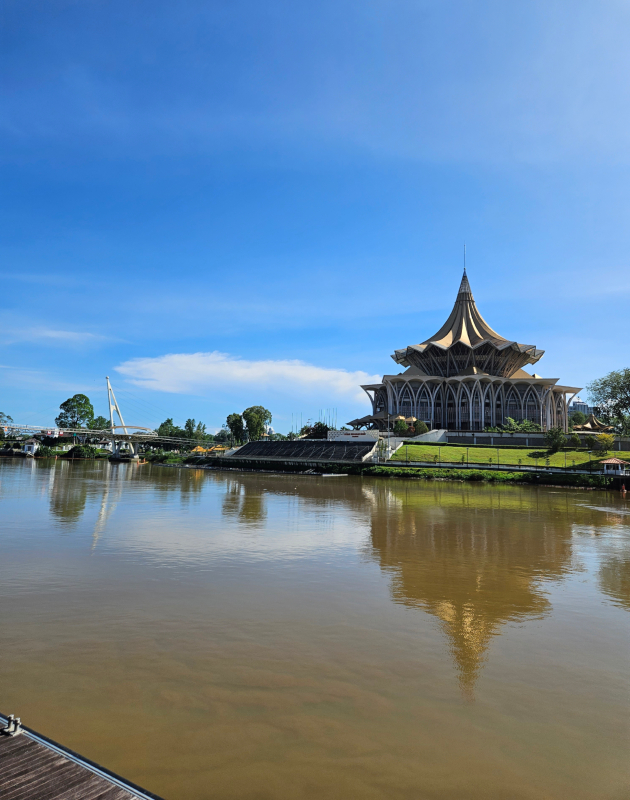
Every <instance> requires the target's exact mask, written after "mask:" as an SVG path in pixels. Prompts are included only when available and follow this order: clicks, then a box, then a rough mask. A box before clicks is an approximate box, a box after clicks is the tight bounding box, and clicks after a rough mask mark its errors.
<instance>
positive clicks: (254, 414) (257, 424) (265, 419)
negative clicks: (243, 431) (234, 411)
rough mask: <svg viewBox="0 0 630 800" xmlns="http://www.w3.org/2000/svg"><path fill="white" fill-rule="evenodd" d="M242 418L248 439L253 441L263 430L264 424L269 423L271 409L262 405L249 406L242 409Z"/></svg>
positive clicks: (258, 437)
mask: <svg viewBox="0 0 630 800" xmlns="http://www.w3.org/2000/svg"><path fill="white" fill-rule="evenodd" d="M243 419H244V420H245V423H246V425H247V433H248V435H249V438H250V441H253V442H255V441H256V440H257V439H260V437H261V436H262V435H263V433H264V432H265V426H266V425H269V424H270V423H271V411H268V410H267V409H266V408H264V407H263V406H250V407H249V408H246V409H245V411H243Z"/></svg>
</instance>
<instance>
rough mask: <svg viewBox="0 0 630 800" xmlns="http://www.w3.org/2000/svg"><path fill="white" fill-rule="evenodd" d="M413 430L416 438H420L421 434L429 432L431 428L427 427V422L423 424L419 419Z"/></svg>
mask: <svg viewBox="0 0 630 800" xmlns="http://www.w3.org/2000/svg"><path fill="white" fill-rule="evenodd" d="M413 429H414V431H415V434H416V436H420V434H421V433H428V432H429V428H428V427H427V424H426V422H421V421H420V420H419V419H417V420H416V422H415V424H414V426H413Z"/></svg>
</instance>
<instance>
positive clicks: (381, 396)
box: [374, 389, 387, 414]
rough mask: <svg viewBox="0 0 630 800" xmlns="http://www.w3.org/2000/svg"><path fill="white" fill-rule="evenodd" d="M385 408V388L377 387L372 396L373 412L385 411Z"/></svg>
mask: <svg viewBox="0 0 630 800" xmlns="http://www.w3.org/2000/svg"><path fill="white" fill-rule="evenodd" d="M386 408H387V395H386V392H385V389H379V390H378V391H377V392H376V396H375V397H374V413H375V414H378V413H379V412H380V411H385V410H386Z"/></svg>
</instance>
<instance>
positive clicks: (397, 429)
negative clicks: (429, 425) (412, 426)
mask: <svg viewBox="0 0 630 800" xmlns="http://www.w3.org/2000/svg"><path fill="white" fill-rule="evenodd" d="M394 433H395V434H396V436H406V435H407V434H408V433H409V427H408V426H407V423H406V422H405V421H404V420H403V419H397V420H396V422H394Z"/></svg>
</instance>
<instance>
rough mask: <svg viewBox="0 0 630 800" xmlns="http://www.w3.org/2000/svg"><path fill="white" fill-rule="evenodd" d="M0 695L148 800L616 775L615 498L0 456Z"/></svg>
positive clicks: (623, 779)
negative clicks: (153, 799) (152, 796)
mask: <svg viewBox="0 0 630 800" xmlns="http://www.w3.org/2000/svg"><path fill="white" fill-rule="evenodd" d="M0 525H1V531H0V591H1V593H2V600H1V613H0V637H1V639H0V641H1V659H2V662H1V671H0V675H1V677H0V681H1V687H0V697H1V700H0V711H2V712H3V713H5V714H7V713H16V714H18V715H20V716H21V717H22V720H23V721H24V722H25V724H27V725H29V726H31V727H32V728H35V729H36V730H38V731H39V732H41V733H44V734H46V735H48V736H50V737H51V738H53V739H55V740H57V741H60V742H61V743H63V744H65V745H66V746H68V747H70V748H72V749H74V750H77V751H78V752H80V753H81V754H82V755H84V756H87V757H88V758H91V759H93V760H95V761H97V762H98V763H101V764H103V765H104V766H106V767H108V768H110V769H112V770H114V771H115V772H118V773H120V774H122V775H123V776H125V777H126V778H128V779H129V780H132V781H134V782H136V783H138V784H140V785H141V786H144V787H146V788H147V789H150V790H151V791H153V792H156V793H157V794H159V795H162V796H164V797H165V798H167V799H168V800H203V799H204V798H208V800H210V798H212V799H213V800H224V799H228V798H229V800H237V798H238V800H289V799H290V800H310V799H311V798H313V800H315V798H317V799H318V800H319V799H320V798H326V800H331V799H334V800H336V799H337V798H339V800H341V798H343V799H344V800H355V798H356V799H357V800H358V798H361V800H372V799H374V800H376V799H377V798H378V799H379V800H380V799H382V800H385V799H386V798H387V799H388V800H390V799H391V798H394V800H398V799H399V798H400V799H402V798H405V799H407V798H409V800H412V799H413V800H418V798H422V800H424V799H425V798H427V800H434V799H435V800H438V799H439V800H470V799H471V798H478V799H480V800H486V798H488V800H505V799H506V798H510V800H521V799H523V800H525V799H527V800H529V799H530V798H531V799H532V800H534V798H535V799H536V800H539V799H540V798H544V799H545V800H566V799H567V798H571V800H582V799H584V800H593V798H599V800H604V799H608V798H610V800H621V798H626V797H628V796H629V786H630V782H629V780H628V777H629V774H628V754H629V748H628V744H629V737H628V734H629V724H628V720H629V718H630V714H629V712H630V702H629V698H630V693H629V688H630V681H629V679H628V678H629V663H630V659H629V656H630V636H629V633H630V631H629V625H628V622H629V618H628V611H630V500H623V499H622V498H621V496H620V495H619V494H618V493H617V494H606V493H604V492H599V491H580V490H564V489H553V488H544V487H527V486H524V487H519V486H493V485H491V484H477V483H476V484H465V483H451V482H426V481H425V482H421V481H404V480H384V479H378V478H360V477H319V476H291V475H271V474H261V473H258V474H255V473H239V472H211V471H203V470H188V469H173V468H167V467H158V466H151V465H135V464H119V465H110V464H108V463H102V462H82V463H68V462H62V461H57V462H48V461H39V460H38V461H33V460H28V461H27V460H24V461H18V460H15V459H12V460H9V459H4V460H2V461H0Z"/></svg>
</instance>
